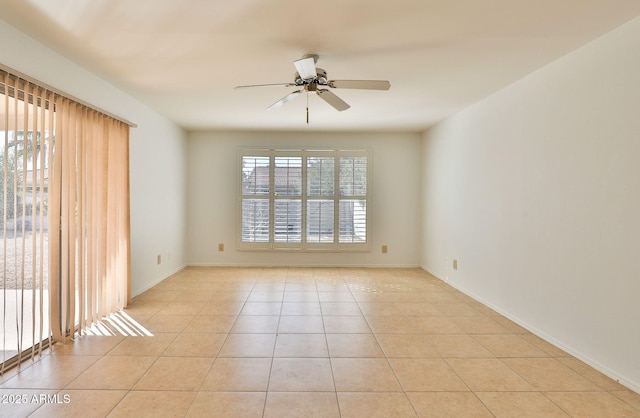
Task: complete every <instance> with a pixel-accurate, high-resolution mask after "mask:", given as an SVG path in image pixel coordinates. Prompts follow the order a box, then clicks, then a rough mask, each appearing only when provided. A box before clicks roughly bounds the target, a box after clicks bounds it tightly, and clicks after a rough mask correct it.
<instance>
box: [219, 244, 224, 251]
mask: <svg viewBox="0 0 640 418" xmlns="http://www.w3.org/2000/svg"><path fill="white" fill-rule="evenodd" d="M218 251H219V252H223V251H224V244H222V243H220V244H218Z"/></svg>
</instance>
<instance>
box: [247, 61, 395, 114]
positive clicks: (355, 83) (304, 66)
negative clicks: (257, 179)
mask: <svg viewBox="0 0 640 418" xmlns="http://www.w3.org/2000/svg"><path fill="white" fill-rule="evenodd" d="M318 58H319V57H318V55H316V54H307V55H305V56H303V57H302V58H300V59H299V60H296V61H294V62H293V64H294V65H295V67H296V70H297V72H296V74H295V76H294V81H293V83H275V84H252V85H246V86H237V87H236V89H242V88H250V87H265V86H283V87H299V89H298V90H295V91H293V92H292V93H289V94H288V95H286V96H284V97H283V98H282V99H280V100H278V101H277V102H275V103H274V104H272V105H271V106H269V107H267V110H270V109H276V108H278V107H280V106H282V105H284V104H285V103H287V102H288V101H291V100H292V99H294V98H296V97H298V96H299V95H300V94H302V93H304V92H306V93H316V94H317V95H318V97H320V98H321V99H322V100H324V101H325V102H327V103H329V104H330V105H331V106H333V107H334V108H335V109H336V110H338V111H340V112H342V111H343V110H347V109H349V108H350V107H351V106H349V104H347V103H346V102H345V101H344V100H342V99H341V98H340V97H338V96H336V95H335V94H333V92H331V91H330V90H328V88H332V89H364V90H389V87H391V84H390V83H389V82H388V81H386V80H329V79H328V78H327V72H326V71H325V70H324V69H322V68H318V67H316V62H318ZM307 123H309V106H308V105H307Z"/></svg>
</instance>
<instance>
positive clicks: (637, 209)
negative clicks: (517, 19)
mask: <svg viewBox="0 0 640 418" xmlns="http://www.w3.org/2000/svg"><path fill="white" fill-rule="evenodd" d="M423 152H424V154H423V167H424V168H423V243H424V245H423V250H422V265H423V267H424V268H425V269H427V270H429V271H431V272H433V273H435V274H436V275H438V276H440V277H442V278H444V279H446V280H448V281H449V282H450V283H451V284H453V285H454V286H456V287H459V288H460V289H462V290H464V291H465V292H467V293H469V294H470V295H472V296H474V297H476V298H478V299H480V300H482V301H484V302H486V303H488V304H489V305H490V306H493V307H495V308H496V309H497V310H499V311H501V312H503V313H505V314H506V315H507V316H509V317H511V318H513V319H515V320H516V321H518V322H520V323H521V324H524V325H525V326H526V327H527V328H529V329H531V330H533V331H535V332H537V333H538V334H539V335H542V336H544V337H545V338H547V339H549V340H550V341H552V342H555V343H556V344H558V345H560V346H561V347H564V348H565V349H567V350H568V351H569V352H571V353H572V354H574V355H576V356H578V357H579V358H582V359H583V360H586V361H587V362H588V363H590V364H592V365H594V366H596V367H597V368H599V369H600V370H602V371H604V372H606V373H607V374H609V375H610V376H612V377H615V378H617V379H620V381H621V383H623V384H625V385H627V386H629V387H631V388H633V389H635V390H636V391H639V390H640V361H639V359H640V325H639V324H640V263H639V262H638V255H639V254H640V18H637V19H635V20H634V21H632V22H630V23H628V24H626V25H624V26H622V27H620V28H618V29H616V30H615V31H613V32H611V33H609V34H607V35H605V36H604V37H602V38H600V39H597V40H596V41H594V42H592V43H590V44H588V45H586V46H584V47H582V48H580V49H579V50H577V51H575V52H574V53H572V54H570V55H568V56H566V57H564V58H562V59H560V60H558V61H556V62H554V63H552V64H550V65H548V66H547V67H545V68H543V69H541V70H539V71H537V72H535V73H533V74H531V75H529V76H528V77H526V78H524V79H522V80H521V81H519V82H517V83H515V84H513V85H511V86H510V87H508V88H506V89H504V90H502V91H500V92H498V93H496V94H494V95H492V96H491V97H489V98H487V99H485V100H484V101H482V102H480V103H478V104H476V105H474V106H472V107H471V108H469V109H467V110H465V111H463V112H461V113H459V114H457V115H455V116H454V117H451V118H449V119H447V120H445V121H444V122H442V123H440V124H438V125H437V126H435V127H434V128H433V129H431V130H430V131H428V132H426V133H425V135H424V146H423ZM452 259H457V260H458V269H457V270H453V269H452V263H451V260H452Z"/></svg>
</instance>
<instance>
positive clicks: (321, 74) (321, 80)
mask: <svg viewBox="0 0 640 418" xmlns="http://www.w3.org/2000/svg"><path fill="white" fill-rule="evenodd" d="M316 74H317V75H316V77H315V78H313V79H309V80H305V79H303V78H302V77H300V74H299V73H297V72H296V74H295V76H294V80H295V83H296V85H298V86H302V85H304V84H308V85H311V84H320V85H321V86H326V85H327V80H328V79H327V71H326V70H324V69H322V68H316Z"/></svg>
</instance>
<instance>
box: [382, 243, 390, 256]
mask: <svg viewBox="0 0 640 418" xmlns="http://www.w3.org/2000/svg"><path fill="white" fill-rule="evenodd" d="M388 251H389V248H388V247H387V246H386V245H383V246H382V254H386V253H387V252H388Z"/></svg>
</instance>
